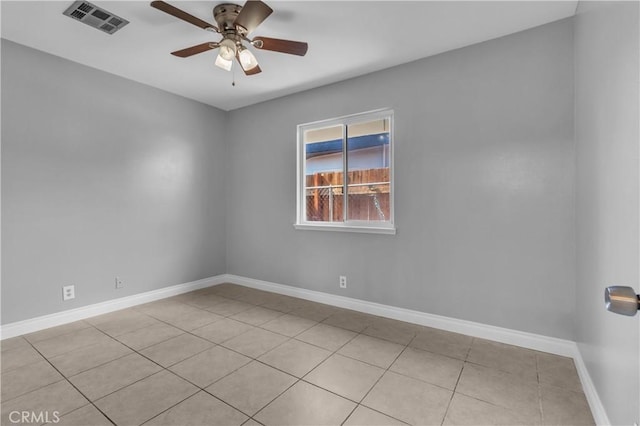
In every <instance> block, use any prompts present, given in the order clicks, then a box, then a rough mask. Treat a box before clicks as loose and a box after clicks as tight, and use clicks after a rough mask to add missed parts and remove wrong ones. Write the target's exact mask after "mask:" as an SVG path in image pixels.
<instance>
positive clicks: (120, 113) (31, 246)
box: [2, 40, 227, 324]
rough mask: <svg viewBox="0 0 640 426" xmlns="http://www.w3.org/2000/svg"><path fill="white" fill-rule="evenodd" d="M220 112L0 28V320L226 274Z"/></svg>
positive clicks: (223, 124) (221, 114) (6, 320)
mask: <svg viewBox="0 0 640 426" xmlns="http://www.w3.org/2000/svg"><path fill="white" fill-rule="evenodd" d="M226 117H227V114H226V113H225V112H223V111H220V110H217V109H214V108H212V107H209V106H205V105H202V104H199V103H197V102H194V101H191V100H187V99H185V98H181V97H177V96H175V95H171V94H168V93H166V92H162V91H160V90H157V89H153V88H150V87H147V86H143V85H141V84H138V83H134V82H131V81H128V80H125V79H122V78H119V77H116V76H113V75H110V74H107V73H104V72H101V71H97V70H95V69H91V68H87V67H84V66H81V65H79V64H76V63H72V62H69V61H67V60H64V59H61V58H58V57H55V56H51V55H48V54H45V53H42V52H39V51H36V50H33V49H30V48H27V47H24V46H21V45H18V44H15V43H12V42H8V41H5V40H3V41H2V323H3V324H6V323H10V322H14V321H18V320H22V319H27V318H32V317H35V316H39V315H44V314H49V313H53V312H57V311H62V310H66V309H71V308H74V307H78V306H83V305H87V304H91V303H96V302H100V301H105V300H109V299H113V298H117V297H122V296H127V295H130V294H135V293H140V292H144V291H149V290H153V289H158V288H161V287H165V286H167V285H172V284H179V283H184V282H188V281H192V280H197V279H200V278H205V277H209V276H213V275H216V274H221V273H224V272H225V248H224V246H225V209H224V182H223V180H224V150H225V148H224V145H225V136H226V135H225V133H224V132H225V118H226ZM116 275H118V276H120V277H122V279H123V280H124V284H125V287H124V288H123V289H120V290H116V289H115V284H114V278H115V276H116ZM68 284H75V286H76V299H75V300H72V301H68V302H62V290H61V288H62V286H63V285H68Z"/></svg>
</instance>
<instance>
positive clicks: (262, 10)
mask: <svg viewBox="0 0 640 426" xmlns="http://www.w3.org/2000/svg"><path fill="white" fill-rule="evenodd" d="M271 13H273V9H271V8H270V7H269V6H267V5H266V4H265V3H263V2H261V1H260V0H247V2H246V3H245V4H244V6H242V10H241V11H240V13H238V16H237V17H236V20H235V21H234V23H233V25H239V26H241V27H242V28H244V29H245V30H247V34H249V33H250V32H251V31H253V30H255V29H256V27H257V26H258V25H260V24H261V23H262V21H264V20H265V19H267V16H269V15H271Z"/></svg>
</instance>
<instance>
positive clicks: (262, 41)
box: [251, 37, 309, 56]
mask: <svg viewBox="0 0 640 426" xmlns="http://www.w3.org/2000/svg"><path fill="white" fill-rule="evenodd" d="M256 42H258V43H256ZM251 44H253V45H254V46H255V47H256V48H258V49H262V50H273V51H274V52H281V53H290V54H291V55H298V56H304V55H306V54H307V49H308V48H309V45H308V44H307V43H303V42H301V41H292V40H281V39H279V38H269V37H256V38H254V39H253V41H252V42H251Z"/></svg>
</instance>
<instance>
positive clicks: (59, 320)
mask: <svg viewBox="0 0 640 426" xmlns="http://www.w3.org/2000/svg"><path fill="white" fill-rule="evenodd" d="M227 282H228V283H233V284H238V285H242V286H245V287H250V288H255V289H259V290H265V291H270V292H273V293H278V294H283V295H287V296H292V297H298V298H300V299H305V300H310V301H313V302H318V303H325V304H327V305H332V306H337V307H340V308H345V309H352V310H354V311H359V312H364V313H367V314H372V315H378V316H381V317H386V318H392V319H396V320H399V321H405V322H409V323H413V324H419V325H424V326H427V327H433V328H437V329H441V330H446V331H452V332H455V333H461V334H466V335H468V336H473V337H479V338H483V339H488V340H493V341H497V342H502V343H506V344H510V345H517V346H521V347H525V348H529V349H534V350H538V351H542V352H548V353H553V354H556V355H562V356H566V357H570V358H573V360H574V361H575V364H576V369H577V370H578V375H579V376H580V380H581V382H582V387H583V389H584V392H585V396H586V397H587V401H588V402H589V406H590V408H591V412H592V414H593V417H594V420H595V421H596V424H598V425H609V424H611V423H610V422H609V418H608V416H607V414H606V411H605V409H604V406H603V405H602V401H601V400H600V397H599V396H598V392H597V390H596V388H595V386H594V384H593V381H592V380H591V377H590V376H589V371H588V370H587V367H586V365H585V364H584V361H583V359H582V355H581V354H580V350H579V348H578V345H577V344H576V343H575V342H572V341H570V340H564V339H558V338H555V337H548V336H543V335H539V334H534V333H527V332H523V331H518V330H511V329H508V328H502V327H495V326H492V325H487V324H481V323H477V322H473V321H466V320H460V319H456V318H449V317H445V316H441V315H434V314H428V313H425V312H420V311H414V310H410V309H404V308H398V307H394V306H388V305H383V304H380V303H374V302H368V301H366V300H360V299H353V298H349V297H344V296H338V295H334V294H328V293H322V292H319V291H314V290H307V289H304V288H299V287H292V286H288V285H283V284H276V283H272V282H268V281H262V280H256V279H253V278H246V277H241V276H237V275H231V274H223V275H217V276H214V277H211V278H205V279H202V280H198V281H193V282H190V283H184V284H178V285H174V286H170V287H165V288H162V289H158V290H153V291H149V292H146V293H141V294H135V295H132V296H127V297H122V298H119V299H114V300H109V301H106V302H101V303H96V304H93V305H89V306H84V307H81V308H77V309H71V310H68V311H63V312H58V313H55V314H50V315H45V316H41V317H36V318H32V319H28V320H24V321H18V322H14V323H10V324H6V325H2V326H1V327H0V338H1V339H7V338H10V337H15V336H20V335H22V334H26V333H32V332H35V331H39V330H43V329H45V328H49V327H55V326H57V325H62V324H67V323H70V322H73V321H78V320H81V319H85V318H89V317H93V316H96V315H101V314H105V313H109V312H113V311H117V310H119V309H124V308H129V307H132V306H136V305H140V304H143V303H148V302H153V301H155V300H159V299H164V298H167V297H171V296H176V295H178V294H182V293H187V292H189V291H194V290H198V289H201V288H205V287H210V286H214V285H218V284H222V283H227Z"/></svg>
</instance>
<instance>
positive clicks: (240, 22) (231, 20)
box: [151, 0, 308, 75]
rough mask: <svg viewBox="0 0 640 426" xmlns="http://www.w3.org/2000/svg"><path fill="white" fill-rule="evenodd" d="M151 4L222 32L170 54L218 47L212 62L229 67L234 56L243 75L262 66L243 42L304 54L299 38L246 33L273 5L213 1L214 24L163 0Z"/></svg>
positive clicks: (252, 0)
mask: <svg viewBox="0 0 640 426" xmlns="http://www.w3.org/2000/svg"><path fill="white" fill-rule="evenodd" d="M151 7H154V8H156V9H158V10H161V11H162V12H165V13H168V14H169V15H171V16H175V17H176V18H178V19H182V20H183V21H186V22H188V23H190V24H193V25H195V26H197V27H200V28H202V29H204V30H206V31H211V32H215V33H219V34H220V35H222V40H220V41H218V42H211V43H202V44H198V45H195V46H191V47H187V48H186V49H181V50H177V51H175V52H171V54H172V55H175V56H178V57H180V58H187V57H189V56H192V55H196V54H198V53H202V52H206V51H208V50H211V49H220V51H219V52H218V56H217V58H216V62H215V64H216V65H217V66H218V67H220V68H222V69H225V70H227V71H230V70H231V67H232V65H233V59H234V58H235V59H236V60H237V61H238V63H239V64H240V67H241V68H242V70H243V71H244V73H245V74H246V75H254V74H258V73H259V72H262V70H261V69H260V66H259V65H258V61H257V59H256V57H255V56H254V55H253V53H252V52H251V51H250V50H249V49H248V48H247V47H246V46H245V44H244V43H246V44H247V45H251V46H253V47H255V48H256V49H262V50H271V51H274V52H281V53H289V54H292V55H298V56H304V55H305V54H306V53H307V48H308V45H307V43H303V42H300V41H292V40H282V39H277V38H269V37H254V38H249V34H250V33H251V32H253V30H255V29H256V27H258V25H260V24H261V23H262V22H263V21H264V20H265V19H267V17H268V16H269V15H271V13H272V12H273V9H271V8H270V7H269V6H267V5H266V4H265V3H263V2H262V1H260V0H248V1H247V2H246V3H245V4H244V6H239V5H237V4H231V3H223V4H219V5H217V6H216V7H214V8H213V19H215V21H216V23H217V24H218V25H217V26H215V25H212V24H210V23H208V22H206V21H203V20H202V19H200V18H196V17H195V16H193V15H190V14H189V13H187V12H185V11H183V10H180V9H178V8H177V7H175V6H172V5H170V4H169V3H165V2H164V1H159V0H157V1H152V2H151Z"/></svg>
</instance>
